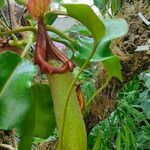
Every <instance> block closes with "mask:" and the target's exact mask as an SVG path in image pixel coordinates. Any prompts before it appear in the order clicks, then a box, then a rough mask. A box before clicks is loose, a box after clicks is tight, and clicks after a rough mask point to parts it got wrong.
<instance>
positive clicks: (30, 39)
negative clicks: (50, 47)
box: [21, 32, 34, 58]
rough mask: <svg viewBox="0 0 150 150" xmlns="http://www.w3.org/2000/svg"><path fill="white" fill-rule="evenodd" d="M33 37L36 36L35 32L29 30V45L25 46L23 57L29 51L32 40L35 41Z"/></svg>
mask: <svg viewBox="0 0 150 150" xmlns="http://www.w3.org/2000/svg"><path fill="white" fill-rule="evenodd" d="M33 38H34V34H33V33H31V32H29V36H28V41H27V45H26V47H25V48H24V50H23V53H22V55H21V57H22V58H23V57H24V56H25V55H26V53H27V52H28V50H29V49H30V46H31V45H32V42H33Z"/></svg>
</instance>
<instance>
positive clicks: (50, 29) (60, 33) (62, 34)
mask: <svg viewBox="0 0 150 150" xmlns="http://www.w3.org/2000/svg"><path fill="white" fill-rule="evenodd" d="M46 29H47V30H48V31H51V32H54V33H56V34H58V35H60V36H61V37H63V38H64V39H66V40H68V41H70V42H73V41H72V40H71V39H70V38H69V37H68V36H67V35H66V34H64V33H63V32H61V31H60V30H58V29H56V28H54V27H53V26H50V25H47V26H46Z"/></svg>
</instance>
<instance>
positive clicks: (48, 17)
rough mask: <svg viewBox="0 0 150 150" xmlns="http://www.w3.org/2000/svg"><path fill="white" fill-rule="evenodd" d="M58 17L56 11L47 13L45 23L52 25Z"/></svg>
mask: <svg viewBox="0 0 150 150" xmlns="http://www.w3.org/2000/svg"><path fill="white" fill-rule="evenodd" d="M57 17H58V16H57V15H56V14H54V13H51V12H49V13H46V14H45V16H44V23H45V24H46V25H51V24H53V23H54V21H55V20H56V19H57Z"/></svg>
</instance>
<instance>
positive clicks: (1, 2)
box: [0, 0, 5, 9]
mask: <svg viewBox="0 0 150 150" xmlns="http://www.w3.org/2000/svg"><path fill="white" fill-rule="evenodd" d="M4 4H5V3H4V0H0V9H1V8H3V6H4Z"/></svg>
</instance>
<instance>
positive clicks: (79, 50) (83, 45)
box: [74, 19, 128, 64]
mask: <svg viewBox="0 0 150 150" xmlns="http://www.w3.org/2000/svg"><path fill="white" fill-rule="evenodd" d="M103 22H104V25H105V28H106V32H105V36H104V37H103V38H102V40H101V41H100V43H99V45H98V47H97V50H96V53H95V54H94V56H93V58H92V59H91V60H90V61H91V62H98V61H103V60H105V59H107V58H108V57H110V56H112V55H113V53H112V52H111V49H110V41H111V40H114V39H117V38H119V37H122V36H124V35H125V34H126V33H127V32H128V24H127V22H126V21H125V20H124V19H104V20H103ZM83 29H84V30H85V31H87V29H86V28H82V30H83ZM75 38H76V40H77V43H78V45H75V46H74V49H75V50H76V52H75V58H74V60H75V61H76V62H77V63H78V64H83V63H84V61H85V60H86V59H87V57H88V55H89V53H90V52H91V50H92V48H93V43H94V40H93V39H92V38H90V37H86V36H84V37H80V36H75Z"/></svg>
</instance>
